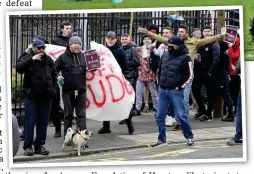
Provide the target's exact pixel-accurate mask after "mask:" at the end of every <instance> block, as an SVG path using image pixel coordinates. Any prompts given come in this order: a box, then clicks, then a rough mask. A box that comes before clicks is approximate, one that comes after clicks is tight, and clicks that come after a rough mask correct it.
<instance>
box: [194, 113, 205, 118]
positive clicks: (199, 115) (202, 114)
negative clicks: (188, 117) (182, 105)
mask: <svg viewBox="0 0 254 174" xmlns="http://www.w3.org/2000/svg"><path fill="white" fill-rule="evenodd" d="M204 115H205V112H200V111H198V113H196V114H195V116H194V118H195V119H199V118H200V117H202V116H204Z"/></svg>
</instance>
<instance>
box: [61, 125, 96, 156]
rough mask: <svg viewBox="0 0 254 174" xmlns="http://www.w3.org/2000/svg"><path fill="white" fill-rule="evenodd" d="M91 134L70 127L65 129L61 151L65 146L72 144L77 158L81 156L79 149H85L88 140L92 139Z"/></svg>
mask: <svg viewBox="0 0 254 174" xmlns="http://www.w3.org/2000/svg"><path fill="white" fill-rule="evenodd" d="M92 135H93V133H92V132H91V131H88V130H87V129H85V130H82V131H80V130H78V129H77V130H75V131H74V130H73V129H72V128H71V127H69V128H68V129H67V132H66V136H65V139H64V143H63V145H62V149H63V148H64V146H65V144H67V143H72V145H73V147H74V149H75V150H78V156H81V154H80V149H81V147H83V148H85V145H86V144H87V142H88V140H89V139H90V138H91V137H92Z"/></svg>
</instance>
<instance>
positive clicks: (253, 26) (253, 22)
mask: <svg viewBox="0 0 254 174" xmlns="http://www.w3.org/2000/svg"><path fill="white" fill-rule="evenodd" d="M250 35H251V36H252V41H254V17H253V18H252V19H251V21H250Z"/></svg>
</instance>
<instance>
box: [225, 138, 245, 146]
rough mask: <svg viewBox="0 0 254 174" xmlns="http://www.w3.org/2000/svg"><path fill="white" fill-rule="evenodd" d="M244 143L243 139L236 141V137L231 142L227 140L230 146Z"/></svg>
mask: <svg viewBox="0 0 254 174" xmlns="http://www.w3.org/2000/svg"><path fill="white" fill-rule="evenodd" d="M241 144H243V141H242V140H237V141H235V140H234V139H231V140H230V141H229V142H227V145H228V146H235V145H241Z"/></svg>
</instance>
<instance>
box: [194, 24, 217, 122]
mask: <svg viewBox="0 0 254 174" xmlns="http://www.w3.org/2000/svg"><path fill="white" fill-rule="evenodd" d="M202 33H203V37H202V39H203V38H208V37H211V36H212V28H211V26H208V25H206V26H204V27H203V29H202ZM219 49H220V48H219V44H218V43H217V42H216V43H212V44H206V45H204V46H202V47H200V48H199V50H198V54H199V56H196V57H195V59H194V63H195V64H194V80H193V86H192V92H193V95H194V97H195V99H196V102H197V105H198V112H197V113H196V115H195V118H196V119H199V118H201V117H202V116H204V115H205V114H206V112H207V111H206V108H205V101H204V98H203V97H202V96H201V93H200V91H201V89H202V87H203V86H204V85H206V82H207V76H208V73H209V74H211V73H213V72H214V71H216V69H218V65H219V60H220V59H219V56H220V50H219ZM208 77H209V76H208ZM208 87H209V86H208Z"/></svg>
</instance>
